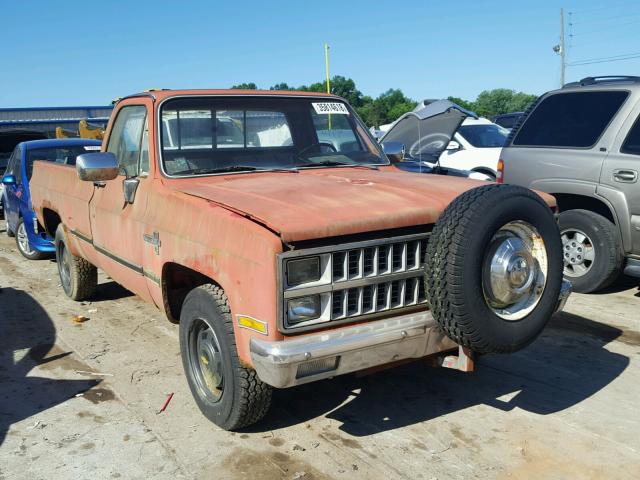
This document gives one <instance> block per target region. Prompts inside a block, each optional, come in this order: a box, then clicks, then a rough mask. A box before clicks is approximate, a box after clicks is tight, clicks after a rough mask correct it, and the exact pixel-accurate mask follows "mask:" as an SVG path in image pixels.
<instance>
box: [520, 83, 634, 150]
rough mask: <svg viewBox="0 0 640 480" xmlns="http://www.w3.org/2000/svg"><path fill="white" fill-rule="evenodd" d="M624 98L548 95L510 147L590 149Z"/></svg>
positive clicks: (594, 94)
mask: <svg viewBox="0 0 640 480" xmlns="http://www.w3.org/2000/svg"><path fill="white" fill-rule="evenodd" d="M628 95H629V93H628V92H625V91H622V90H616V91H609V92H601V91H597V92H570V93H558V94H554V95H551V96H549V97H547V98H545V99H544V100H542V102H541V103H540V104H539V105H538V106H537V107H536V108H535V109H534V110H533V112H531V114H530V115H529V117H528V118H527V119H526V120H525V122H524V124H523V125H522V127H520V130H519V131H518V133H517V134H516V137H515V139H514V140H513V145H525V146H534V147H574V148H589V147H592V146H593V145H595V143H596V142H597V141H598V139H599V138H600V136H601V135H602V133H603V131H604V129H605V128H607V125H609V122H610V121H611V119H612V118H613V116H614V115H615V114H616V113H617V112H618V110H619V109H620V107H621V106H622V104H623V103H624V101H625V100H626V98H627V96H628Z"/></svg>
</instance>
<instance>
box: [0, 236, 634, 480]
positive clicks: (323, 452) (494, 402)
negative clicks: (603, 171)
mask: <svg viewBox="0 0 640 480" xmlns="http://www.w3.org/2000/svg"><path fill="white" fill-rule="evenodd" d="M0 235H1V236H0V289H1V290H0V480H4V479H14V478H15V479H45V478H46V479H67V478H91V479H107V478H123V479H124V478H126V479H138V478H139V479H143V478H160V479H161V478H187V479H244V478H250V479H251V480H262V479H279V478H285V479H321V478H332V479H353V478H366V479H384V480H389V479H395V478H408V479H427V480H429V479H455V478H465V479H466V478H500V479H503V478H514V479H516V478H517V479H521V478H544V479H555V478H558V479H560V478H562V479H564V478H567V479H569V478H570V479H577V478H607V479H611V478H629V479H637V478H639V476H640V434H639V433H638V432H640V409H639V408H638V405H637V402H638V399H640V313H639V312H640V289H639V287H638V285H639V282H638V281H633V280H630V279H624V280H623V281H621V282H619V283H618V284H617V285H616V286H615V288H613V289H611V290H610V291H609V292H608V293H605V294H599V295H577V294H574V295H573V296H572V297H571V299H570V300H569V303H568V305H567V308H566V312H564V313H561V314H558V315H556V316H555V317H554V318H553V320H552V321H551V323H550V325H549V327H548V328H547V329H546V331H545V332H544V334H543V335H542V336H541V337H540V338H539V339H538V340H537V341H536V342H535V343H534V344H532V345H531V346H530V347H529V348H527V349H525V350H524V351H522V352H519V353H517V354H515V355H511V356H486V357H482V358H480V359H479V361H478V364H477V370H476V372H474V373H467V374H465V373H461V372H457V371H451V370H446V369H434V368H430V367H427V366H425V365H424V364H423V363H414V364H411V365H407V366H404V367H400V368H396V369H393V370H387V371H384V372H379V373H377V374H374V375H369V376H366V377H357V376H353V375H348V376H344V377H340V378H337V379H335V380H332V381H325V382H321V383H316V384H311V385H306V386H302V387H298V388H293V389H289V390H283V391H277V392H276V394H275V395H274V406H273V408H272V410H271V413H270V414H269V416H268V417H267V418H266V420H265V421H264V422H262V423H261V424H259V425H257V426H254V427H252V428H250V429H248V430H247V431H244V432H240V433H228V432H224V431H221V430H219V429H218V428H217V427H215V426H214V425H213V424H210V423H209V422H207V421H206V420H205V418H204V417H203V416H202V415H201V414H200V412H199V411H198V409H197V407H196V405H195V403H194V402H193V400H192V399H191V395H190V393H189V391H188V387H187V384H186V381H185V379H184V377H183V374H182V366H181V362H180V354H179V350H178V341H177V338H178V330H177V326H175V325H172V324H170V323H169V322H168V321H167V320H166V319H165V318H164V316H163V314H162V313H160V312H159V311H157V310H155V309H154V308H153V307H151V306H149V305H147V304H145V303H143V302H142V301H141V300H139V299H137V298H136V297H134V296H133V295H132V294H130V293H129V292H127V291H126V290H124V289H123V288H121V287H119V286H118V285H116V284H114V283H113V282H111V281H110V280H109V279H108V278H106V277H104V276H101V278H100V286H99V290H98V293H97V295H96V297H95V298H94V299H93V300H92V301H91V302H90V303H86V304H80V303H75V302H73V301H71V300H69V299H67V298H66V297H65V296H64V294H63V292H62V289H61V288H60V287H59V281H58V275H57V269H56V265H55V263H54V262H53V261H50V260H44V261H38V262H32V261H28V260H26V259H24V258H22V257H21V256H20V255H19V253H18V252H17V250H16V248H15V243H14V242H13V239H9V238H7V237H6V236H4V233H2V234H0ZM74 315H85V316H86V317H89V320H88V321H86V322H84V323H75V322H74V321H73V320H72V317H73V316H74ZM87 372H94V373H100V374H102V375H97V374H91V373H87ZM169 393H174V396H173V399H172V401H171V402H170V404H169V405H168V407H167V409H166V411H165V412H163V413H158V410H159V409H160V408H161V406H162V405H163V403H164V402H165V399H166V398H167V395H168V394H169Z"/></svg>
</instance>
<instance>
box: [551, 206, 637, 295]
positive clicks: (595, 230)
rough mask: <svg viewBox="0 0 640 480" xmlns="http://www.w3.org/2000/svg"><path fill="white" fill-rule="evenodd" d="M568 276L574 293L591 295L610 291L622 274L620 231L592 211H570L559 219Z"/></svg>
mask: <svg viewBox="0 0 640 480" xmlns="http://www.w3.org/2000/svg"><path fill="white" fill-rule="evenodd" d="M558 225H559V227H560V235H561V237H562V249H563V250H562V252H563V259H564V276H565V278H566V279H567V280H569V281H570V282H571V284H572V285H573V290H574V291H576V292H580V293H590V292H594V291H596V290H601V289H603V288H606V287H608V286H609V285H611V284H612V283H613V281H614V280H615V279H616V278H618V276H619V275H620V272H621V271H622V265H623V262H624V255H623V253H622V245H621V241H620V232H619V231H618V228H617V227H616V226H615V225H614V224H613V223H611V222H610V221H609V220H607V219H606V218H604V217H603V216H602V215H598V214H597V213H594V212H591V211H589V210H567V211H565V212H562V213H561V214H560V218H559V219H558Z"/></svg>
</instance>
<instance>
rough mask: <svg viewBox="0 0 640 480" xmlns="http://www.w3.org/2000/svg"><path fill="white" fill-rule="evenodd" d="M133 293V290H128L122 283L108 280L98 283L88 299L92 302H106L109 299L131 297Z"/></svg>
mask: <svg viewBox="0 0 640 480" xmlns="http://www.w3.org/2000/svg"><path fill="white" fill-rule="evenodd" d="M133 295H134V294H133V292H130V291H129V290H127V289H126V288H124V287H123V286H122V285H120V284H118V283H116V282H114V281H112V280H110V281H108V282H105V283H100V284H98V287H97V288H96V291H95V293H94V294H93V295H92V296H91V298H90V300H91V302H92V303H96V302H108V301H111V300H120V299H121V298H127V297H133Z"/></svg>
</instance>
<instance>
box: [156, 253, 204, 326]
mask: <svg viewBox="0 0 640 480" xmlns="http://www.w3.org/2000/svg"><path fill="white" fill-rule="evenodd" d="M207 283H213V284H215V282H214V281H213V280H212V279H211V278H209V277H207V276H206V275H203V274H201V273H200V272H196V271H195V270H192V269H190V268H188V267H184V266H182V265H179V264H177V263H171V262H169V263H166V264H165V265H164V267H163V268H162V299H163V302H164V309H165V312H166V314H167V318H168V319H169V321H171V322H172V323H179V322H180V312H181V311H182V304H183V303H184V299H185V297H186V296H187V294H188V293H189V292H190V291H191V290H193V289H194V288H196V287H199V286H200V285H205V284H207Z"/></svg>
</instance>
